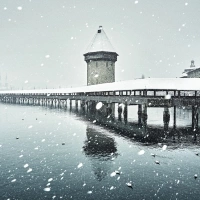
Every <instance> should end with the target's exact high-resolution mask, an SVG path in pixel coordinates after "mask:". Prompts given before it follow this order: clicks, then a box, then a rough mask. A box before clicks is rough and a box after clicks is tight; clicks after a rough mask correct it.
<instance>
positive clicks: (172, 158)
mask: <svg viewBox="0 0 200 200" xmlns="http://www.w3.org/2000/svg"><path fill="white" fill-rule="evenodd" d="M133 109H134V108H133ZM162 111H163V110H159V109H158V110H156V111H155V110H154V111H149V118H151V119H149V122H150V124H155V123H156V122H157V123H158V122H159V123H162ZM178 112H180V113H179V116H180V118H179V119H178V120H177V123H178V124H179V125H180V126H188V125H190V124H191V117H190V112H185V111H178ZM185 113H186V114H185ZM129 114H130V113H129ZM160 116H161V117H160ZM181 116H182V117H181ZM135 117H136V115H135V116H134V115H133V116H130V118H131V120H133V121H134V120H136V118H135ZM160 118H161V119H160ZM159 120H160V121H159ZM16 138H19V139H16ZM165 145H167V146H165ZM198 152H199V153H200V148H199V142H198V141H197V142H196V143H193V142H191V141H188V142H187V141H185V140H184V142H183V141H182V142H178V141H175V142H174V143H173V142H165V143H154V144H151V143H150V144H148V145H147V144H146V143H140V142H138V141H136V140H134V139H131V138H129V137H126V136H123V134H122V135H120V134H118V133H117V132H115V131H113V130H109V129H106V128H105V127H101V126H99V125H97V124H93V123H92V122H89V121H85V120H83V118H82V117H81V116H80V115H76V114H75V113H74V112H71V113H70V112H69V111H64V110H58V109H49V108H46V107H36V106H35V107H33V106H20V105H9V104H0V158H1V159H0V180H1V181H0V199H1V200H4V199H10V200H11V199H20V200H21V199H22V200H28V199H31V200H33V199H78V200H79V199H88V200H89V199H113V200H114V199H120V200H121V199H122V200H123V199H167V200H168V199H180V200H184V199H200V189H199V188H200V182H199V180H200V156H198V155H196V153H198ZM151 153H153V154H155V155H156V156H155V157H153V156H152V155H151ZM155 161H159V162H160V164H156V163H155ZM115 170H118V171H120V173H121V174H120V175H118V174H115V173H114V172H115ZM195 174H197V176H199V177H197V179H195V178H194V175H195ZM129 182H132V187H133V188H132V189H131V188H129V187H127V185H126V183H129Z"/></svg>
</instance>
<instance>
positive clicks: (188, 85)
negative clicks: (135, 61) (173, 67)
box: [0, 78, 200, 94]
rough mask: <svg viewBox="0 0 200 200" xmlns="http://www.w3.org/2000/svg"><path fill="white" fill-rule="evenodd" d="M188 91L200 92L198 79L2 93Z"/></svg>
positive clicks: (199, 79)
mask: <svg viewBox="0 0 200 200" xmlns="http://www.w3.org/2000/svg"><path fill="white" fill-rule="evenodd" d="M145 89H146V90H190V91H195V90H196V91H197V90H199V91H200V78H147V79H134V80H129V81H121V82H114V83H105V84H98V85H90V86H82V87H75V88H60V89H40V90H10V91H0V94H3V93H16V94H17V93H46V94H48V93H79V92H101V91H125V90H145Z"/></svg>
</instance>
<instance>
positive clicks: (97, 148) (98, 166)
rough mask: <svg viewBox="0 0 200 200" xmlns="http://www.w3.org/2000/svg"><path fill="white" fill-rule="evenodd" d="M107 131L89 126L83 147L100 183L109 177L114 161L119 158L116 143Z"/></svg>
mask: <svg viewBox="0 0 200 200" xmlns="http://www.w3.org/2000/svg"><path fill="white" fill-rule="evenodd" d="M103 131H104V132H105V129H104V130H103V129H101V128H99V127H95V126H93V125H91V126H87V128H86V136H87V139H86V141H85V144H84V146H83V150H84V153H85V155H86V156H87V157H89V158H90V160H91V163H92V169H93V171H94V174H95V177H96V179H97V180H98V181H101V180H102V179H103V178H104V177H106V176H107V175H108V171H110V168H111V167H112V162H113V160H114V159H115V158H116V157H117V156H118V154H117V147H116V142H115V141H114V139H113V138H112V137H109V136H107V135H106V134H105V133H103Z"/></svg>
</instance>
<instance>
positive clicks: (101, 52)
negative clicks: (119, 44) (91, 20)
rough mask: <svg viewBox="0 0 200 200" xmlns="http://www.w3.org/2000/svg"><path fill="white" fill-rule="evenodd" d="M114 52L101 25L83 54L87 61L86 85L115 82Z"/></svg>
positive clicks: (115, 58) (115, 55) (115, 54)
mask: <svg viewBox="0 0 200 200" xmlns="http://www.w3.org/2000/svg"><path fill="white" fill-rule="evenodd" d="M117 56H118V54H117V53H116V52H115V50H114V48H113V46H112V44H111V43H110V41H109V39H108V37H107V36H106V33H105V32H104V30H103V27H102V26H99V29H98V30H97V33H96V34H95V36H94V39H93V40H92V41H91V44H90V45H89V47H88V49H87V53H85V54H84V57H85V61H86V63H87V85H96V84H101V83H111V82H115V62H116V61H117Z"/></svg>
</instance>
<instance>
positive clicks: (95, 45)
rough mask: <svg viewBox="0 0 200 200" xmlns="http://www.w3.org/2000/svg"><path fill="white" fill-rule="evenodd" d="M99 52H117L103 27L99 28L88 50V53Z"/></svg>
mask: <svg viewBox="0 0 200 200" xmlns="http://www.w3.org/2000/svg"><path fill="white" fill-rule="evenodd" d="M98 51H106V52H115V50H114V48H113V46H112V44H111V43H110V40H109V39H108V37H107V35H106V33H105V32H104V30H103V27H102V26H99V29H98V30H97V33H96V34H95V36H94V38H93V40H92V41H91V43H90V45H89V46H88V48H87V50H86V53H90V52H98Z"/></svg>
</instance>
